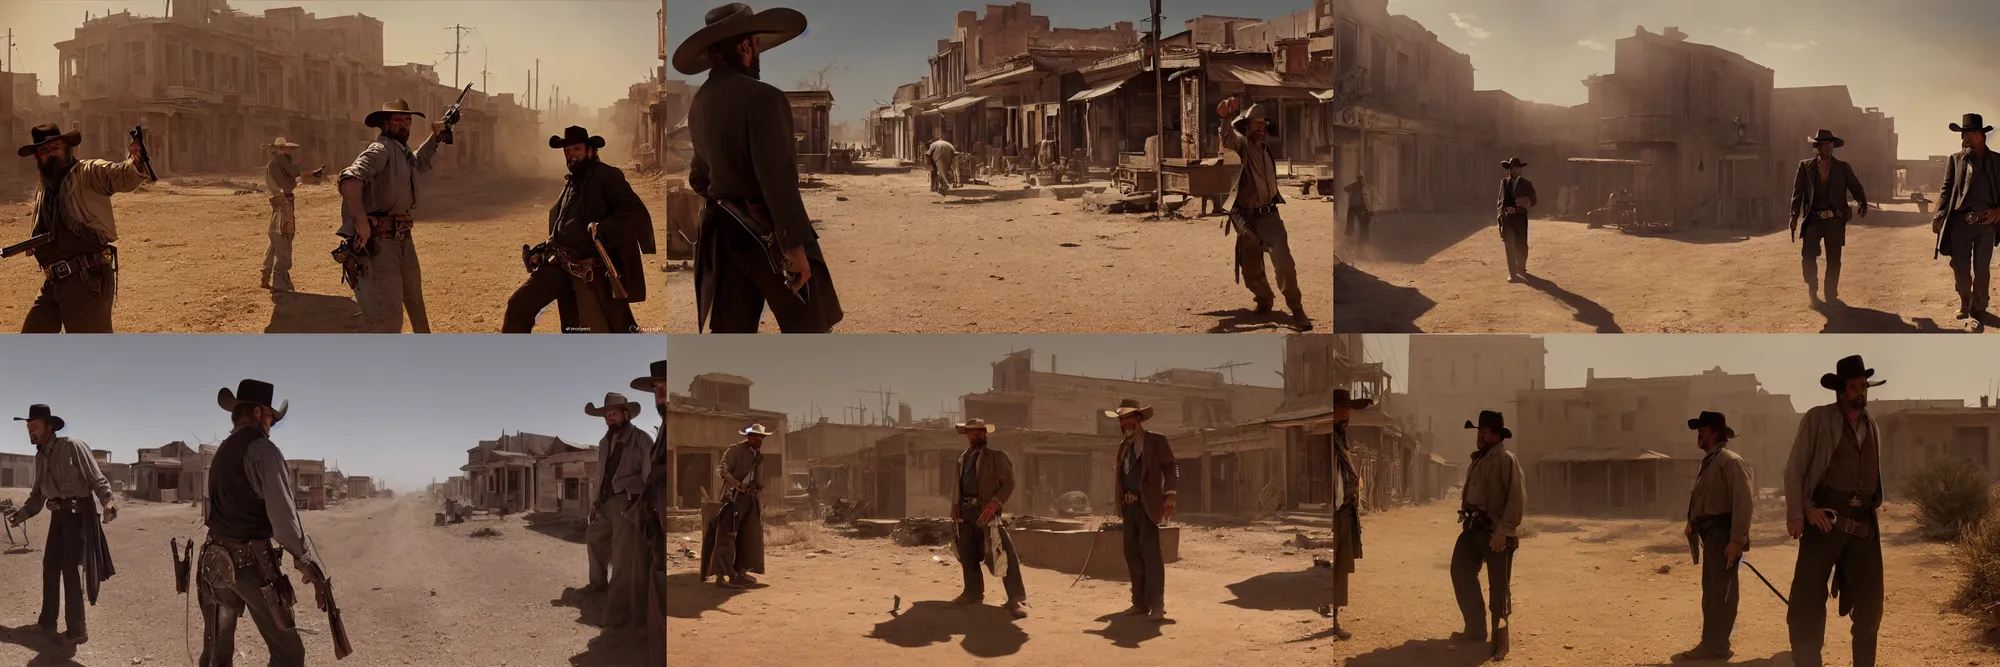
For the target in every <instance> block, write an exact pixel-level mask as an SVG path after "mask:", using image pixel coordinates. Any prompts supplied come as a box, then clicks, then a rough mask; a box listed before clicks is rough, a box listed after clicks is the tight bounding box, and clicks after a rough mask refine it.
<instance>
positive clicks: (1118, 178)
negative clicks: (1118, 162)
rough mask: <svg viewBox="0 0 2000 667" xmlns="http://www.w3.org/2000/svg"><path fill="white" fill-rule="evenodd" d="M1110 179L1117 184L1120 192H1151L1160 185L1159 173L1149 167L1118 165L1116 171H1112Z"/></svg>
mask: <svg viewBox="0 0 2000 667" xmlns="http://www.w3.org/2000/svg"><path fill="white" fill-rule="evenodd" d="M1111 180H1112V181H1113V182H1115V183H1117V184H1118V191H1120V192H1152V191H1153V190H1154V189H1155V188H1158V187H1160V175H1159V174H1156V173H1154V172H1153V170H1151V169H1145V170H1139V169H1132V168H1130V167H1119V168H1118V171H1115V172H1112V176H1111Z"/></svg>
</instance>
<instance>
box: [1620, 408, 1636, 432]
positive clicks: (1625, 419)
mask: <svg viewBox="0 0 2000 667" xmlns="http://www.w3.org/2000/svg"><path fill="white" fill-rule="evenodd" d="M1638 420H1639V413H1637V412H1627V413H1625V414H1622V415H1619V416H1618V422H1619V428H1620V429H1622V430H1626V431H1630V430H1632V424H1633V423H1634V422H1637V421H1638Z"/></svg>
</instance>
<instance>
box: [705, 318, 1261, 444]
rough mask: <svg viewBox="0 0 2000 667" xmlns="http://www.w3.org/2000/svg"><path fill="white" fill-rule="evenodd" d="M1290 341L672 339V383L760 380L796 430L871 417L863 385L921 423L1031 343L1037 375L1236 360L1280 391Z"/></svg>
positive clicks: (1242, 370) (1113, 374)
mask: <svg viewBox="0 0 2000 667" xmlns="http://www.w3.org/2000/svg"><path fill="white" fill-rule="evenodd" d="M1283 344H1284V342H1283V339H1282V338H1279V337H1277V336H1208V335H1171V334H1159V335H1143V334H1132V335H1061V334H1029V335H1021V334H1016V335H998V334H968V335H955V334H954V335H929V336H923V335H887V334H842V335H838V336H784V337H776V336H669V337H668V340H667V351H668V356H669V358H670V359H671V360H673V363H670V364H668V369H667V388H668V390H669V391H672V392H675V393H682V394H685V393H687V391H688V383H689V382H690V381H692V380H693V379H694V377H695V376H697V375H701V374H704V373H718V372H719V373H730V374H734V375H740V376H743V377H746V378H749V379H750V381H751V382H752V383H754V384H752V385H751V387H750V405H751V407H754V408H757V409H760V410H774V411H779V412H784V413H786V414H789V415H791V419H792V421H793V424H792V427H793V428H798V426H799V425H801V424H804V423H807V422H809V421H816V419H813V420H808V419H803V418H802V417H803V416H804V415H806V414H808V412H809V411H811V410H812V409H813V406H814V404H815V403H817V405H818V410H819V412H818V413H814V414H824V415H825V416H826V417H827V418H828V419H830V420H832V421H834V422H843V423H854V422H855V421H856V420H855V418H854V416H853V415H854V411H852V410H844V409H843V407H844V406H845V407H852V406H856V405H863V406H866V407H867V408H868V420H869V421H871V422H872V421H874V420H875V417H876V415H877V414H878V413H877V410H878V409H879V408H878V406H879V405H880V403H881V399H880V397H878V396H877V395H875V394H864V393H861V392H860V391H857V390H861V389H867V390H871V391H874V390H887V391H893V392H896V393H897V394H898V396H896V397H895V399H894V400H895V401H896V402H904V403H909V404H910V410H911V412H912V413H913V416H914V417H916V418H918V419H922V418H926V417H936V416H942V415H943V413H944V412H945V411H957V410H959V408H960V405H959V402H958V399H959V397H960V396H963V395H965V394H972V393H978V392H983V391H987V390H989V389H991V388H992V387H993V363H994V362H998V361H1000V360H1001V358H1003V357H1005V356H1007V355H1008V354H1009V353H1012V352H1015V351H1018V350H1026V349H1032V350H1034V351H1035V358H1034V369H1035V370H1037V371H1047V370H1048V369H1049V361H1050V357H1051V356H1054V357H1055V362H1056V370H1057V371H1059V372H1061V373H1064V374H1070V375H1087V376H1093V377H1102V378H1119V379H1130V378H1132V377H1133V370H1134V368H1135V367H1136V368H1137V370H1138V375H1141V376H1144V375H1151V374H1153V373H1155V372H1157V371H1160V370H1164V369H1167V368H1172V367H1181V368H1207V367H1212V366H1221V365H1223V364H1225V363H1232V362H1234V363H1247V364H1249V365H1247V366H1238V367H1236V368H1235V369H1234V371H1235V378H1236V382H1238V383H1241V384H1250V385H1259V386H1265V387H1283V386H1284V379H1283V378H1281V377H1279V376H1278V375H1277V373H1276V372H1277V371H1278V370H1280V369H1282V368H1283V367H1284V347H1283ZM1224 373H1225V377H1227V374H1228V371H1224ZM1105 407H1107V408H1108V407H1112V406H1105ZM890 409H891V410H894V409H895V404H894V403H891V404H890ZM892 414H893V413H892Z"/></svg>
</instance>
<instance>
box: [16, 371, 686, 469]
mask: <svg viewBox="0 0 2000 667" xmlns="http://www.w3.org/2000/svg"><path fill="white" fill-rule="evenodd" d="M665 338H666V337H665V336H501V335H466V336H363V335H303V334H301V335H282V336H260V335H184V336H170V335H121V336H65V337H56V336H46V337H44V336H21V335H12V336H0V417H4V418H5V419H0V428H4V429H8V430H5V431H0V433H4V434H7V435H0V452H11V453H17V454H28V453H33V452H34V447H33V445H31V444H29V443H28V436H27V429H26V428H23V427H22V425H21V423H19V422H14V421H11V419H12V418H13V417H21V416H26V414H27V410H28V405H30V404H33V403H46V404H49V405H50V406H51V407H52V408H54V410H55V411H56V414H58V415H60V416H61V417H62V418H63V419H64V420H66V421H67V422H68V423H69V428H68V429H67V430H65V431H63V432H62V435H66V436H72V437H75V438H78V439H81V440H83V441H85V442H88V443H89V444H90V446H91V448H93V449H107V450H111V452H112V455H111V458H112V460H113V461H118V462H125V463H130V462H132V461H134V460H136V459H137V450H138V449H139V448H142V447H158V446H160V445H164V444H167V443H169V442H172V441H175V440H182V441H188V442H189V443H190V444H192V443H193V442H194V441H196V440H200V441H205V442H217V441H219V440H220V438H222V437H225V436H227V435H228V433H229V414H228V413H225V412H223V411H222V409H221V408H220V407H217V406H216V403H215V392H216V390H217V389H221V388H223V387H228V388H230V390H231V391H234V390H235V388H236V384H237V382H238V381H240V380H242V379H244V378H246V377H247V378H255V379H258V380H263V381H266V382H270V383H272V384H274V385H276V386H277V396H278V400H280V401H283V400H290V401H291V404H292V405H291V412H290V413H289V414H288V416H286V418H285V421H283V422H280V423H279V424H278V427H277V429H276V430H275V432H274V433H273V434H272V440H273V441H274V442H276V443H278V447H279V448H280V449H282V450H284V452H285V456H286V457H287V458H294V459H322V458H323V459H326V460H327V463H328V464H329V465H332V464H333V463H335V462H338V463H339V466H340V468H341V470H343V471H344V472H346V473H347V474H350V475H368V476H373V477H375V478H376V479H377V480H383V479H386V480H387V481H388V483H389V484H391V485H392V486H393V488H395V489H396V490H398V491H411V490H419V489H422V488H423V486H424V485H425V484H428V483H430V481H431V478H433V477H436V478H439V479H440V480H442V479H443V478H445V477H449V476H451V475H456V474H459V472H458V467H459V466H461V465H464V464H465V450H466V449H469V448H471V447H473V446H475V445H477V444H478V441H479V440H480V439H492V438H494V437H496V436H497V435H499V433H500V432H501V431H502V430H506V431H510V432H511V431H528V432H532V433H541V434H545V435H554V436H558V437H561V438H563V439H564V440H565V441H571V442H579V443H583V444H586V445H588V444H596V442H597V439H598V438H599V437H601V436H603V434H604V421H603V420H602V419H601V418H596V417H591V416H589V415H586V414H584V413H583V406H584V404H585V403H587V402H597V403H600V404H601V402H602V401H603V399H604V394H605V392H611V391H616V392H620V393H623V394H625V395H626V397H628V398H630V399H632V400H636V401H639V402H641V403H642V404H644V405H645V406H646V413H645V415H643V416H641V417H640V418H639V419H638V423H639V425H640V426H642V427H644V428H646V429H647V431H648V432H649V433H650V432H652V430H653V429H654V428H656V427H658V426H659V424H660V418H659V416H658V414H657V413H656V412H654V411H653V408H652V405H653V403H652V397H651V395H650V394H647V395H643V396H642V395H640V394H639V392H636V391H633V390H632V389H631V388H630V387H629V386H628V385H629V384H630V383H631V381H632V379H633V378H636V377H640V376H643V375H645V374H646V371H647V365H648V364H650V363H652V362H654V361H658V360H660V359H661V358H662V357H663V355H665V354H666V349H665V348H666V342H665ZM378 483H379V482H378Z"/></svg>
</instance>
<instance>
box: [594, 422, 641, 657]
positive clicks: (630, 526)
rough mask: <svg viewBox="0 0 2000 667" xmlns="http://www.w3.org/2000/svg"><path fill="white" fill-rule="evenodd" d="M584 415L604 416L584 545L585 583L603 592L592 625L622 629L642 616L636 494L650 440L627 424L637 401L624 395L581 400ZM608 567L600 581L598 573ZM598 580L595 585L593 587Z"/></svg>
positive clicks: (635, 426)
mask: <svg viewBox="0 0 2000 667" xmlns="http://www.w3.org/2000/svg"><path fill="white" fill-rule="evenodd" d="M583 412H584V414H587V415H590V416H592V417H600V418H603V419H604V426H605V432H604V437H603V438H601V439H599V440H598V441H597V453H598V456H600V457H602V458H601V460H600V461H599V463H598V466H599V470H601V471H602V474H603V479H602V480H600V483H599V484H598V486H597V499H596V500H595V501H594V502H592V503H591V505H590V522H589V525H588V526H587V527H586V529H585V531H584V538H583V539H584V543H585V545H586V549H587V551H588V554H587V556H588V558H589V559H590V572H591V579H592V581H591V584H592V585H593V586H594V587H600V588H601V589H604V590H608V591H609V595H608V596H607V597H606V599H605V603H604V616H603V618H601V619H600V620H599V622H598V627H603V628H616V627H622V626H624V625H626V624H628V623H630V622H631V621H632V617H633V616H634V615H635V614H636V615H638V616H639V617H640V618H644V617H645V614H646V607H647V602H646V590H645V585H646V580H645V576H646V573H647V572H648V571H650V568H649V567H647V565H646V550H645V547H644V545H643V544H642V543H641V539H640V537H639V531H640V523H639V516H640V512H637V511H633V510H634V509H635V508H637V506H638V505H639V498H640V496H642V495H644V494H645V493H646V465H647V463H648V462H650V461H651V460H652V456H651V454H652V452H651V451H650V450H651V449H652V448H653V443H652V439H651V438H647V437H646V432H645V431H643V430H640V429H639V426H638V425H637V424H633V423H632V418H633V417H637V416H639V403H638V402H637V401H628V400H626V399H625V395H624V394H620V393H616V392H613V393H609V394H605V395H604V407H598V406H597V405H596V404H592V403H587V404H585V405H584V406H583ZM607 569H608V570H609V576H608V577H607V578H606V579H605V580H599V579H598V577H599V576H600V573H601V572H604V571H605V570H607ZM600 584H601V586H599V585H600Z"/></svg>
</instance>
